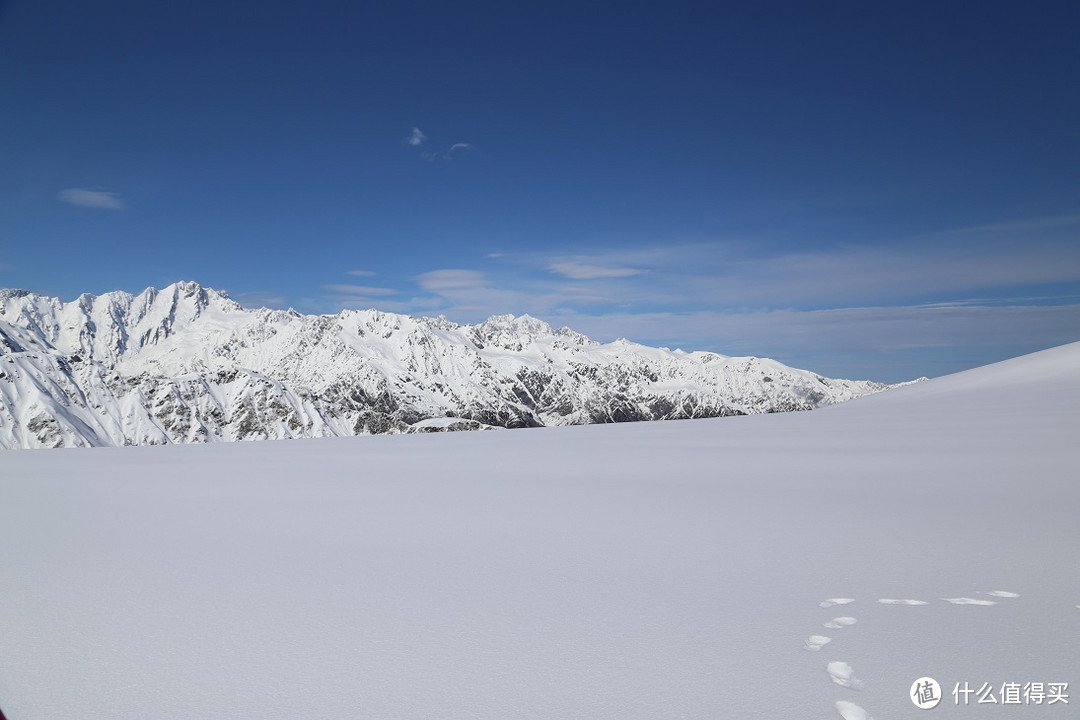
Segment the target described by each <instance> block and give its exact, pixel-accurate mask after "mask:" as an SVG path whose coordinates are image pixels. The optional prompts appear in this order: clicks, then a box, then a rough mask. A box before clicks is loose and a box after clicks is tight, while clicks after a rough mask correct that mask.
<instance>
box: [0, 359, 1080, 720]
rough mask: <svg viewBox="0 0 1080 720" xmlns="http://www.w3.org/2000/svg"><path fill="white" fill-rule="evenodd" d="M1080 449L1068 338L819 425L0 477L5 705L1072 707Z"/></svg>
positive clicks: (579, 713) (0, 675)
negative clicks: (1022, 701) (1014, 702)
mask: <svg viewBox="0 0 1080 720" xmlns="http://www.w3.org/2000/svg"><path fill="white" fill-rule="evenodd" d="M1078 431H1080V344H1076V345H1070V346H1065V347H1062V348H1057V349H1054V350H1050V351H1046V352H1042V353H1037V354H1035V355H1031V356H1026V357H1023V358H1019V359H1016V360H1013V361H1009V362H1006V363H1000V364H998V365H993V366H989V367H986V368H981V369H978V370H973V371H970V372H967V373H962V374H960V375H956V376H952V377H946V378H941V379H938V380H932V381H929V382H926V383H921V384H918V385H914V386H911V387H906V388H900V389H897V390H895V391H892V392H889V393H884V394H879V395H874V396H871V397H867V398H864V399H859V400H855V401H853V402H850V403H847V404H844V405H838V406H834V407H830V408H826V409H823V410H818V411H815V412H813V413H794V414H783V415H759V416H747V417H736V418H722V419H714V420H692V421H673V422H668V423H637V424H624V425H600V426H586V427H562V428H540V429H533V430H519V431H513V432H498V433H494V432H493V433H467V434H443V433H435V434H430V435H429V434H424V435H400V436H376V437H360V438H328V439H314V440H293V441H281V442H266V443H235V444H228V443H223V444H212V445H190V446H165V447H143V448H103V449H81V450H40V451H24V452H6V453H2V454H0V463H2V464H0V497H2V499H3V509H4V517H3V521H2V522H0V578H2V581H0V608H2V609H0V707H2V708H3V710H4V712H5V714H6V715H7V717H8V718H9V719H10V720H23V719H25V718H49V719H53V720H61V719H64V718H80V719H82V718H109V719H114V718H133V719H134V718H140V719H141V718H184V719H187V718H269V717H289V718H380V719H381V718H390V719H392V718H410V719H412V718H462V719H466V718H468V719H470V720H472V719H474V718H492V719H495V718H499V719H502V718H611V719H616V718H618V719H625V718H740V719H741V718H769V719H770V720H772V719H776V718H780V719H785V718H790V719H792V720H801V719H804V718H811V719H815V718H816V719H824V718H837V717H842V718H847V719H848V720H860V719H863V718H868V717H871V716H872V717H877V718H879V719H880V718H916V717H922V715H921V712H922V711H920V710H918V709H917V708H916V707H915V706H914V705H913V704H912V702H911V701H910V700H909V698H908V693H909V688H910V687H911V685H912V683H913V681H914V680H916V679H917V678H920V677H923V676H929V677H933V678H935V679H936V680H937V681H938V682H939V683H940V685H941V688H942V693H943V695H944V697H943V699H942V701H941V703H940V705H938V707H937V708H935V709H934V710H933V713H934V715H933V717H934V718H936V719H937V720H941V719H943V718H979V717H990V716H993V717H1000V718H1005V719H1007V718H1011V717H1019V716H1021V715H1022V716H1024V717H1031V718H1038V719H1040V720H1041V719H1042V718H1066V717H1076V712H1077V708H1078V707H1080V642H1078V641H1077V638H1080V612H1078V611H1077V605H1078V603H1080V573H1077V572H1076V565H1077V563H1076V557H1077V553H1078V551H1080V521H1078V517H1077V509H1078V508H1080V486H1078V483H1077V477H1078V475H1077V467H1078V466H1080V463H1078V460H1080V443H1078V442H1077V440H1078V438H1080V432H1078ZM912 599H919V600H920V601H922V602H924V603H926V604H925V605H918V606H916V605H914V604H913V603H914V602H917V601H916V600H912ZM946 599H947V600H946ZM958 601H964V602H965V604H956V603H957V602H958ZM976 601H977V602H978V603H993V604H972V603H974V602H976ZM841 609H842V612H838V610H841ZM838 617H842V618H854V619H857V621H858V622H857V624H841V627H840V628H838V629H837V630H835V631H834V632H831V633H830V637H831V642H829V643H828V644H827V645H825V646H824V647H822V645H823V643H822V639H823V638H824V637H825V636H820V635H817V634H816V633H818V632H820V628H821V626H822V625H823V624H824V623H826V622H831V621H832V620H833V618H838ZM807 638H809V640H808V639H807ZM808 644H809V645H816V646H817V647H818V649H819V650H820V651H819V652H805V651H804V649H803V648H804V647H805V646H806V645H808ZM856 672H857V678H856ZM964 682H967V683H969V684H970V686H971V687H972V688H976V689H977V688H979V687H980V686H981V685H982V684H984V683H990V684H992V685H993V686H994V688H995V693H996V692H997V691H998V689H1000V687H1001V685H1002V683H1006V682H1016V683H1021V684H1023V683H1027V682H1042V683H1047V684H1048V683H1069V694H1070V696H1071V697H1070V698H1069V700H1070V702H1069V704H1067V705H1066V704H1064V703H1060V702H1059V703H1056V704H1053V705H1047V704H1043V705H1041V706H1028V707H1023V706H1017V707H1009V706H1003V705H995V706H993V707H992V708H990V710H987V709H986V708H983V707H981V706H976V705H974V702H975V699H976V698H975V697H974V696H972V698H971V702H972V704H971V705H969V706H968V707H964V706H959V707H958V706H956V705H955V704H954V700H953V697H952V694H951V693H952V689H953V687H954V685H955V684H957V683H961V684H962V683H964ZM856 685H857V686H858V687H861V690H860V691H857V690H855V687H854V686H856Z"/></svg>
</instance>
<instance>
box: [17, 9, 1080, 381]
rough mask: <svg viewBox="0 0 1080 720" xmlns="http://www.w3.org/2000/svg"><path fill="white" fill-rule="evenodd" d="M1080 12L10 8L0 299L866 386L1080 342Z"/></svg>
mask: <svg viewBox="0 0 1080 720" xmlns="http://www.w3.org/2000/svg"><path fill="white" fill-rule="evenodd" d="M1078 47H1080V4H1078V3H1075V2H1028V3H1023V4H1021V3H995V2H983V3H977V4H974V3H970V2H965V3H958V2H947V1H946V2H934V3H865V2H860V3H854V2H852V3H847V2H827V3H806V2H772V3H712V4H710V3H677V2H676V3H672V2H665V3H639V2H620V3H560V2H549V3H536V4H527V5H526V4H524V3H507V2H490V3H474V2H461V3H404V2H387V3H380V2H365V3H351V2H328V1H325V0H312V1H310V2H305V3H296V2H288V3H286V2H276V1H275V0H260V1H259V2H246V1H245V2H240V1H230V0H220V1H219V2H205V1H203V0H194V1H192V2H185V3H132V2H115V1H111V0H102V1H101V2H95V3H86V2H74V1H62V0H55V1H51V0H36V1H34V2H30V1H29V0H23V1H21V2H20V1H15V2H11V1H10V0H9V1H8V2H3V0H0V286H3V287H24V288H28V289H31V290H35V291H39V292H44V293H50V294H56V295H59V296H60V297H63V298H65V299H71V298H73V297H75V296H77V295H78V294H79V293H81V292H92V293H100V292H106V291H109V290H115V289H122V290H128V291H131V292H138V291H140V290H142V289H143V288H145V287H147V286H158V287H160V286H162V285H165V284H168V283H170V282H173V281H176V280H179V279H190V280H197V281H198V282H200V283H202V284H204V285H208V286H211V287H216V288H221V289H225V290H228V291H229V293H230V294H231V295H232V296H233V297H234V298H236V299H238V300H239V301H240V302H242V303H244V304H246V305H249V306H259V305H270V306H275V307H286V306H292V307H295V308H297V309H298V310H301V311H304V312H336V311H337V310H340V309H342V308H349V307H377V308H380V309H383V310H389V311H395V312H409V313H414V314H432V315H437V314H443V315H446V316H447V317H449V318H451V319H453V320H457V321H461V322H473V321H477V320H480V319H482V318H484V317H487V316H488V315H491V314H501V313H515V314H520V313H525V312H527V313H530V314H533V315H536V316H538V317H542V318H544V319H546V320H548V321H550V322H552V323H554V324H557V325H563V324H565V325H569V326H571V327H573V328H575V329H577V330H580V331H582V332H585V333H587V334H590V335H592V336H593V337H595V338H597V339H601V340H610V339H614V338H616V337H620V336H625V337H628V338H630V339H632V340H636V341H639V342H645V343H649V344H658V345H666V346H669V347H683V348H684V349H707V350H715V351H718V352H722V353H726V354H740V355H741V354H756V355H765V356H771V357H775V358H777V359H779V360H781V361H783V362H787V363H789V364H792V365H796V366H800V367H808V368H811V369H814V370H817V371H819V372H823V373H826V374H831V375H839V376H846V377H867V378H873V379H881V380H902V379H907V378H911V377H917V376H920V375H930V376H934V375H940V374H943V373H946V372H952V371H955V370H959V369H963V368H966V367H971V366H974V365H979V364H983V363H986V362H991V361H994V360H999V359H1004V358H1006V357H1009V356H1012V355H1016V354H1019V353H1023V352H1029V351H1033V350H1037V349H1041V348H1044V347H1049V346H1051V345H1056V344H1061V343H1064V342H1070V341H1073V340H1078V339H1080V93H1078V92H1077V88H1078V87H1080V51H1078V50H1077V48H1078Z"/></svg>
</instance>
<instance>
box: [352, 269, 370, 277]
mask: <svg viewBox="0 0 1080 720" xmlns="http://www.w3.org/2000/svg"><path fill="white" fill-rule="evenodd" d="M345 274H346V275H352V276H354V277H371V276H372V275H374V274H375V271H374V270H348V271H346V273H345Z"/></svg>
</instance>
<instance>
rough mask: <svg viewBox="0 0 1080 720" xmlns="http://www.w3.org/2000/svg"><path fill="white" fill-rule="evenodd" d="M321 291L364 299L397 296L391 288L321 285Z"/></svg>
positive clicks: (396, 292)
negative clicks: (359, 296)
mask: <svg viewBox="0 0 1080 720" xmlns="http://www.w3.org/2000/svg"><path fill="white" fill-rule="evenodd" d="M323 290H329V291H330V292H335V293H343V294H345V295H363V296H364V297H381V296H383V295H397V294H398V291H397V290H394V289H393V288H384V287H372V286H370V285H323Z"/></svg>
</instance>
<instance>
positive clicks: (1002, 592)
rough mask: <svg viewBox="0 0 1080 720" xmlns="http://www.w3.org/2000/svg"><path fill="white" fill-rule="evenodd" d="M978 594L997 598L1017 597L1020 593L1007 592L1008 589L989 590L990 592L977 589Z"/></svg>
mask: <svg viewBox="0 0 1080 720" xmlns="http://www.w3.org/2000/svg"><path fill="white" fill-rule="evenodd" d="M979 594H980V595H989V596H990V597H999V598H1018V597H1020V593H1014V592H1009V591H1008V590H991V591H990V592H983V591H982V590H980V591H979Z"/></svg>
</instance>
